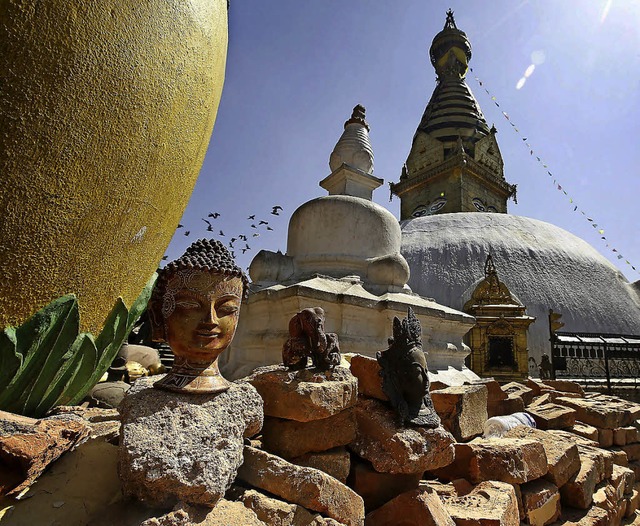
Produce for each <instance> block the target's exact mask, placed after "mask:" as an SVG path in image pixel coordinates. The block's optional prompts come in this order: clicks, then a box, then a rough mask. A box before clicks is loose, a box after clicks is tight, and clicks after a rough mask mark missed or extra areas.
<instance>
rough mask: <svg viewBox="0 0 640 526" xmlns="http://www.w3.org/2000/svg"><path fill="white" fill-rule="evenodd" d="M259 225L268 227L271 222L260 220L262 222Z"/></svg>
mask: <svg viewBox="0 0 640 526" xmlns="http://www.w3.org/2000/svg"><path fill="white" fill-rule="evenodd" d="M258 224H259V225H268V224H269V221H263V220H260V222H259V223H258Z"/></svg>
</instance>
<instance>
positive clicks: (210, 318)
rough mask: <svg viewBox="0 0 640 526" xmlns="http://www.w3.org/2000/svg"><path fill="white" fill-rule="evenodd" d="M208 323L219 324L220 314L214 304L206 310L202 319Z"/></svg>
mask: <svg viewBox="0 0 640 526" xmlns="http://www.w3.org/2000/svg"><path fill="white" fill-rule="evenodd" d="M202 321H203V322H204V323H206V324H207V325H218V323H219V321H220V320H219V319H218V314H217V313H216V309H215V307H214V306H213V305H211V307H210V308H209V309H207V311H206V312H205V316H204V319H203V320H202Z"/></svg>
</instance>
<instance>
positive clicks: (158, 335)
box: [147, 296, 167, 342]
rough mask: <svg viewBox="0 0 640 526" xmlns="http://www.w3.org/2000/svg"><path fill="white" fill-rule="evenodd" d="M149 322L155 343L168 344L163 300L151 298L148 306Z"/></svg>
mask: <svg viewBox="0 0 640 526" xmlns="http://www.w3.org/2000/svg"><path fill="white" fill-rule="evenodd" d="M147 308H148V310H149V320H150V321H151V340H152V341H154V342H166V341H167V335H166V334H165V330H164V318H163V317H162V300H161V299H160V298H158V297H153V296H152V297H151V301H149V305H148V307H147Z"/></svg>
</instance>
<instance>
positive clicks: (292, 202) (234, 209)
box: [167, 0, 640, 281]
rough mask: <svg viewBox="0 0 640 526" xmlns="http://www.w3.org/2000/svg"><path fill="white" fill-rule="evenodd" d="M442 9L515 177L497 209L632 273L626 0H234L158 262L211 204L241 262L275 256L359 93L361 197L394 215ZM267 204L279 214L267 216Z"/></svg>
mask: <svg viewBox="0 0 640 526" xmlns="http://www.w3.org/2000/svg"><path fill="white" fill-rule="evenodd" d="M449 7H451V8H452V9H453V10H454V13H455V20H456V23H457V26H458V28H460V29H462V30H463V31H465V32H466V34H467V37H468V38H469V39H470V41H471V45H472V48H473V57H472V59H471V63H470V65H471V67H472V68H473V73H471V72H469V73H468V75H467V83H468V85H469V86H470V88H471V90H472V91H473V93H474V94H475V96H476V99H477V100H478V102H479V104H480V107H481V108H482V110H483V112H484V115H485V118H486V120H487V122H488V123H489V125H491V124H492V123H495V126H496V128H497V129H498V136H497V138H498V143H499V145H500V149H501V152H502V155H503V158H504V163H505V176H506V178H507V180H508V181H509V182H511V183H515V184H517V185H518V204H517V205H516V204H514V203H513V201H510V202H509V213H511V214H517V215H522V216H527V217H532V218H536V219H540V220H543V221H547V222H550V223H553V224H556V225H558V226H560V227H562V228H565V229H566V230H569V231H570V232H572V233H574V234H576V235H578V236H580V237H581V238H583V239H585V240H586V241H587V242H589V243H591V244H592V245H593V246H594V247H596V248H597V249H598V250H599V251H600V252H601V253H602V254H603V255H604V256H605V257H607V258H608V259H609V260H611V261H612V262H613V263H614V264H615V265H616V266H617V267H618V268H619V269H620V270H622V271H623V273H624V274H625V275H626V277H627V278H628V279H629V280H630V281H636V280H638V279H640V273H639V272H635V271H633V270H632V269H631V267H630V266H629V265H627V264H626V263H625V260H626V259H628V260H629V261H630V263H631V264H633V265H634V266H635V267H636V268H637V269H638V270H640V235H639V227H640V221H639V219H638V210H639V208H640V207H639V206H638V205H639V198H640V182H639V179H640V147H639V140H638V137H639V136H640V118H639V117H640V51H639V50H640V2H633V1H631V0H625V1H620V0H581V1H578V0H563V1H562V2H551V1H528V2H527V1H525V2H518V1H515V0H508V1H507V0H493V1H492V2H486V1H475V0H465V1H462V0H455V1H446V2H441V1H435V0H434V1H424V0H394V1H393V2H391V1H375V2H374V1H373V0H349V1H344V0H323V1H320V0H308V1H304V2H303V1H300V0H286V1H285V0H272V1H269V2H265V1H264V0H232V1H231V7H230V17H229V53H228V58H227V73H226V80H225V86H224V90H223V95H222V100H221V103H220V109H219V111H218V117H217V121H216V125H215V128H214V132H213V136H212V139H211V143H210V145H209V150H208V152H207V156H206V158H205V162H204V165H203V167H202V171H201V173H200V177H199V179H198V182H197V185H196V188H195V190H194V193H193V195H192V197H191V201H190V203H189V205H188V207H187V209H186V211H185V214H184V216H183V218H182V220H181V223H182V224H183V225H184V226H185V228H184V229H178V230H177V231H176V234H175V236H174V238H173V240H172V242H171V244H170V246H169V248H168V250H167V255H168V257H169V259H174V258H176V257H178V256H179V255H180V254H181V253H182V252H183V251H184V249H185V248H186V247H187V246H188V245H189V244H190V243H191V242H192V241H193V240H195V239H197V238H199V237H211V236H212V233H211V232H207V230H206V224H205V222H204V221H202V218H207V214H208V213H209V212H218V213H220V217H219V218H217V219H215V220H212V225H213V227H214V232H213V234H214V235H213V236H212V237H215V238H217V239H220V240H222V241H226V242H228V241H229V240H230V238H231V237H232V236H233V237H238V234H244V235H246V236H247V243H248V244H249V246H250V247H251V248H250V250H246V251H245V253H244V254H243V253H242V252H241V250H239V248H241V247H243V246H244V243H240V242H239V241H236V243H235V245H236V247H237V248H236V250H235V252H236V259H237V261H238V263H239V264H240V265H241V266H242V267H243V268H245V267H247V266H248V265H249V263H250V261H251V259H252V258H253V256H254V255H255V254H256V253H257V252H258V251H259V250H260V249H268V250H274V251H275V250H282V251H283V252H285V251H286V235H287V226H288V220H289V218H290V216H291V214H292V213H293V211H294V210H295V209H296V208H297V207H298V206H300V205H301V204H302V203H304V202H306V201H308V200H309V199H313V198H314V197H318V196H321V195H325V194H326V192H325V191H324V190H322V188H320V187H319V186H318V182H319V181H320V180H322V179H323V178H324V177H326V176H327V175H328V174H329V172H330V170H329V166H328V161H329V155H330V153H331V150H332V149H333V146H334V145H335V142H336V141H337V140H338V138H339V136H340V134H341V133H342V130H343V123H344V121H345V120H347V119H348V118H349V116H350V114H351V110H352V108H353V106H354V105H355V104H358V103H360V104H363V105H364V106H365V107H366V109H367V121H368V122H369V124H370V126H371V133H370V138H371V143H372V146H373V150H374V154H375V169H374V174H375V175H376V176H377V177H381V178H383V179H384V180H385V185H384V186H383V187H381V188H379V189H378V190H376V192H375V193H374V201H376V202H378V203H379V204H381V205H383V206H385V207H387V208H388V209H389V210H390V211H391V212H392V213H393V214H394V215H396V217H398V216H399V200H398V199H397V198H394V200H393V201H392V202H389V191H388V186H387V183H388V182H389V181H393V182H395V181H397V180H398V178H399V176H400V170H401V167H402V164H403V163H404V161H405V159H406V157H407V154H408V152H409V148H410V146H411V140H412V137H413V134H414V132H415V130H416V127H417V126H418V123H419V122H420V118H421V116H422V113H423V111H424V108H425V106H426V104H427V102H428V100H429V97H430V96H431V93H432V91H433V89H434V86H435V72H434V70H433V67H432V66H431V64H430V62H429V57H428V51H429V46H430V44H431V40H432V39H433V37H434V36H435V34H436V33H437V32H439V31H440V30H441V29H442V27H443V25H444V21H445V13H446V10H447V9H448V8H449ZM532 64H533V65H534V66H535V67H534V68H531V67H530V66H531V65H532ZM527 69H529V71H528V73H529V75H528V76H526V75H525V73H526V72H527ZM475 76H477V77H478V78H479V79H480V80H481V81H482V83H483V85H482V86H480V85H478V82H477V81H476V80H475V79H474V77H475ZM522 78H525V79H526V80H525V81H524V83H523V82H522V80H521V79H522ZM519 84H520V85H519ZM485 88H486V89H488V90H489V92H490V94H491V96H494V97H495V98H496V99H495V100H496V101H497V102H498V103H499V104H500V108H498V107H496V105H495V103H494V101H493V100H492V99H491V96H490V95H488V94H487V93H486V91H485ZM502 111H505V112H507V114H508V115H509V119H510V121H508V120H507V119H506V118H505V117H504V115H503V114H502V113H501V112H502ZM510 122H511V123H513V124H514V125H515V126H516V127H517V128H518V133H516V132H515V131H514V126H512V125H511V124H510ZM523 139H526V140H523ZM525 143H528V144H529V145H530V147H528V146H526V145H525ZM530 149H533V151H534V154H533V155H531V153H530ZM536 157H540V158H541V162H538V161H537V159H536ZM542 163H545V164H547V168H544V167H543V166H542ZM547 169H548V170H550V171H551V172H552V174H553V177H549V175H548V174H547ZM554 179H555V180H556V183H555V184H554V183H553V180H554ZM558 185H560V186H561V187H562V190H564V191H565V192H567V195H565V194H564V193H563V191H562V190H558V188H557V187H558ZM570 199H572V200H573V202H570ZM276 204H278V205H280V206H282V207H283V208H284V211H283V212H282V213H281V215H280V216H274V215H271V214H270V211H271V207H272V206H274V205H276ZM575 206H578V210H577V211H574V207H575ZM581 211H584V212H585V215H582V214H581ZM253 214H255V216H256V219H255V221H251V220H248V219H247V217H248V216H250V215H253ZM587 216H588V217H590V218H591V219H593V221H591V222H589V221H588V220H587ZM208 219H209V220H211V218H208ZM260 219H263V220H265V221H268V222H269V226H271V227H272V228H273V231H268V230H266V225H258V221H259V220H260ZM593 223H596V224H597V225H598V226H597V227H596V228H593V226H592V225H593ZM251 224H255V225H256V226H257V227H258V228H252V227H251ZM600 229H604V236H605V237H606V240H602V239H601V236H602V234H600V233H599V232H598V231H599V230H600ZM187 230H188V231H190V235H189V236H185V235H184V234H185V231H187ZM220 230H222V231H223V232H224V234H225V236H224V237H222V236H220V235H219V231H220ZM256 233H258V234H260V235H259V236H257V237H253V234H256ZM606 244H609V248H607V246H606ZM614 248H615V249H616V250H617V251H618V252H617V253H616V252H613V251H612V249H614ZM617 254H622V255H624V259H623V260H619V259H618V258H617Z"/></svg>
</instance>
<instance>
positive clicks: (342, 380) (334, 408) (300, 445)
mask: <svg viewBox="0 0 640 526" xmlns="http://www.w3.org/2000/svg"><path fill="white" fill-rule="evenodd" d="M246 381H247V382H249V383H251V385H253V386H254V387H255V388H256V390H257V391H258V393H260V396H262V398H263V400H264V412H265V415H266V417H265V422H264V428H263V430H262V444H263V447H264V449H265V450H267V451H269V452H270V453H274V454H276V455H279V456H281V457H283V458H286V459H287V460H289V461H291V462H293V463H294V464H298V465H302V466H311V467H314V468H317V469H319V470H321V471H323V472H325V473H327V474H329V475H331V476H335V478H337V479H338V480H341V481H342V482H344V481H345V480H346V477H347V474H348V473H349V467H350V460H349V455H348V453H347V452H346V451H345V450H344V448H343V447H342V446H346V445H347V444H349V443H351V442H352V441H353V440H354V439H355V437H356V419H355V413H354V410H353V406H355V404H356V402H357V400H358V380H357V379H356V377H355V376H353V375H352V374H351V371H350V370H349V369H347V368H345V367H340V366H339V367H336V368H335V369H333V370H329V371H321V370H318V369H315V368H311V369H301V370H293V371H292V370H289V369H288V368H286V367H285V366H284V365H270V366H265V367H260V368H258V369H256V370H255V371H254V373H253V374H252V375H251V376H249V377H248V378H247V379H246ZM336 448H337V449H336ZM330 450H333V452H331V451H330Z"/></svg>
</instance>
